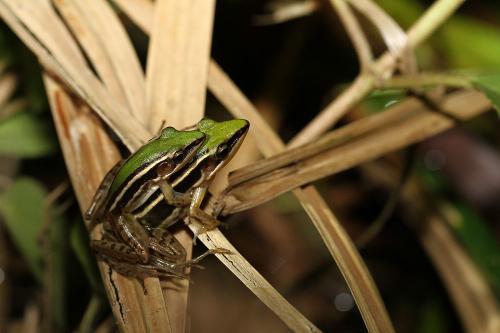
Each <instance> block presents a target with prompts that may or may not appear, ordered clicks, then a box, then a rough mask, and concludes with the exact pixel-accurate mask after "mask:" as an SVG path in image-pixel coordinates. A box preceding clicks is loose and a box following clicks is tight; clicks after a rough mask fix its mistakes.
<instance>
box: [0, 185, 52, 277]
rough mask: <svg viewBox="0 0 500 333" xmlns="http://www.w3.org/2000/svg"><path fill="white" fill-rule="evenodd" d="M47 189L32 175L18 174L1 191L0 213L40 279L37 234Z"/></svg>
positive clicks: (39, 251)
mask: <svg viewBox="0 0 500 333" xmlns="http://www.w3.org/2000/svg"><path fill="white" fill-rule="evenodd" d="M45 197H46V191H45V190H44V189H43V187H42V186H41V185H40V184H39V183H38V182H37V181H36V180H34V179H31V178H20V179H17V180H16V181H15V182H14V184H13V185H12V186H10V187H9V188H8V189H7V190H6V191H4V192H3V193H2V194H0V214H1V215H2V216H3V219H4V221H5V224H6V225H7V229H8V231H9V233H10V235H11V237H12V239H13V241H14V242H15V244H16V246H17V247H18V249H19V250H20V251H21V254H22V255H23V256H24V258H25V259H26V261H27V263H28V264H29V266H30V268H31V270H32V272H33V274H34V275H35V276H36V277H37V279H38V280H39V281H40V282H41V281H42V253H41V248H40V246H39V244H38V241H37V237H38V234H39V231H40V228H41V226H42V224H43V221H44V216H45V215H44V214H45V212H44V199H45Z"/></svg>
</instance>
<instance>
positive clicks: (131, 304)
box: [45, 77, 146, 332]
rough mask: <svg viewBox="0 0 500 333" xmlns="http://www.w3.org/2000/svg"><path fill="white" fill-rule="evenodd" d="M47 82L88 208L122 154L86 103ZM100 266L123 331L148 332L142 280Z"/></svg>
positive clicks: (74, 176)
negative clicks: (138, 286) (139, 286)
mask: <svg viewBox="0 0 500 333" xmlns="http://www.w3.org/2000/svg"><path fill="white" fill-rule="evenodd" d="M45 83H46V87H47V95H48V97H49V102H50V103H51V109H52V112H53V116H54V121H55V124H56V129H57V132H58V136H59V139H60V142H61V147H62V150H63V152H64V156H65V160H66V164H67V166H68V170H69V174H70V178H71V180H72V184H73V186H74V189H75V193H76V195H77V198H78V203H79V204H80V207H81V209H82V210H85V209H86V208H87V207H88V205H89V204H90V201H91V200H92V197H93V194H94V192H95V189H96V187H97V186H98V185H99V183H100V181H101V178H102V177H103V176H104V174H105V173H106V172H107V170H108V169H109V168H110V167H111V166H112V165H113V164H114V163H115V162H116V161H117V160H119V159H120V155H119V153H118V151H117V150H116V148H115V146H114V145H113V143H112V142H111V141H110V140H109V138H108V137H107V135H106V133H105V131H104V130H103V128H102V127H101V126H100V122H99V121H98V120H97V119H96V118H95V117H94V116H93V115H92V113H91V112H90V110H89V109H88V108H87V107H86V106H77V105H76V104H75V103H74V101H72V99H71V97H70V96H69V95H68V94H67V93H66V92H65V91H64V90H63V89H62V88H61V87H60V86H59V85H58V84H57V83H55V82H54V81H53V80H52V79H50V78H48V77H46V78H45ZM94 156H101V158H93V157H94ZM92 237H95V238H98V237H100V230H97V228H95V229H94V231H93V235H92ZM99 266H100V269H101V274H102V278H103V281H104V285H105V286H106V289H107V290H108V291H109V293H108V296H109V297H110V300H111V302H110V303H111V308H112V310H113V313H114V315H115V319H116V322H117V325H118V327H120V329H121V330H122V331H123V332H144V331H145V329H146V323H145V321H144V320H143V318H142V310H141V306H140V303H139V301H138V297H140V295H136V288H135V286H134V284H136V283H138V282H137V281H134V280H131V279H127V278H124V277H122V276H120V275H118V274H115V273H112V271H111V270H110V268H109V267H108V266H107V265H106V264H104V263H102V262H101V263H100V265H99ZM142 297H144V295H142Z"/></svg>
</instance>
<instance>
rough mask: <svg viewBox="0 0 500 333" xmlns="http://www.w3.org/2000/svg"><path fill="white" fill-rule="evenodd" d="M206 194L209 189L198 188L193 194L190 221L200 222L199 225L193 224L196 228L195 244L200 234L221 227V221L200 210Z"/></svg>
mask: <svg viewBox="0 0 500 333" xmlns="http://www.w3.org/2000/svg"><path fill="white" fill-rule="evenodd" d="M206 192H207V187H205V186H201V187H197V188H196V189H195V190H194V192H193V197H192V200H191V204H190V205H189V213H188V216H189V221H190V222H193V221H192V220H193V219H194V220H196V222H198V223H197V224H193V226H194V228H195V231H194V238H193V242H195V241H196V238H197V237H198V235H199V234H202V233H204V232H207V231H208V230H212V229H215V228H217V227H218V226H219V225H220V221H219V220H217V218H215V216H212V215H210V214H207V213H205V211H203V210H202V209H201V208H200V206H201V204H202V203H203V198H204V197H205V194H206Z"/></svg>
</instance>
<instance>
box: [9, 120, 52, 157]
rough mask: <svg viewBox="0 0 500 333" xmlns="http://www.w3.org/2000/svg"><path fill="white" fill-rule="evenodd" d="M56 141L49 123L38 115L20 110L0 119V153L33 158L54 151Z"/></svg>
mask: <svg viewBox="0 0 500 333" xmlns="http://www.w3.org/2000/svg"><path fill="white" fill-rule="evenodd" d="M57 149H58V145H57V141H56V138H55V135H54V131H53V128H52V126H51V124H50V123H49V122H48V121H46V120H43V119H42V120H40V117H39V116H36V115H33V114H32V113H28V112H22V113H16V114H13V115H12V116H10V117H8V118H6V119H3V120H1V121H0V155H1V156H8V157H16V158H34V157H41V156H46V155H48V154H52V153H54V152H56V151H57Z"/></svg>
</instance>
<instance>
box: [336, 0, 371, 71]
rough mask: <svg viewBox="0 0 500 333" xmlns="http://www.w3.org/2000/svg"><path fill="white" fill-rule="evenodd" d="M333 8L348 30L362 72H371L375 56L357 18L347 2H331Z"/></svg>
mask: <svg viewBox="0 0 500 333" xmlns="http://www.w3.org/2000/svg"><path fill="white" fill-rule="evenodd" d="M330 2H331V3H332V6H333V7H334V8H335V10H336V11H337V12H338V14H339V17H340V20H341V21H342V24H344V27H345V28H346V30H347V34H348V35H349V38H350V39H351V41H352V44H353V46H354V49H355V50H356V53H357V55H358V60H359V63H360V67H361V72H365V71H369V70H370V68H371V65H372V61H373V54H372V50H371V48H370V43H368V40H367V39H366V36H365V34H364V33H363V30H362V29H361V26H360V25H359V22H358V20H357V19H356V16H355V15H354V13H353V12H352V11H351V8H349V6H348V5H347V3H346V2H345V0H330Z"/></svg>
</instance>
